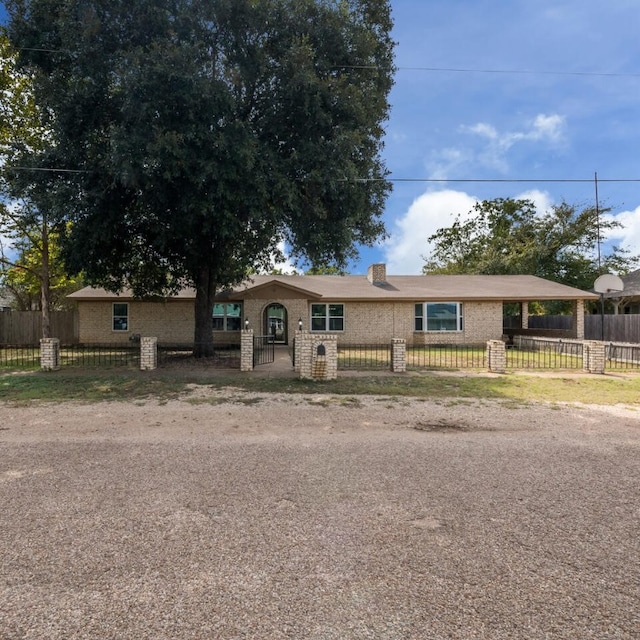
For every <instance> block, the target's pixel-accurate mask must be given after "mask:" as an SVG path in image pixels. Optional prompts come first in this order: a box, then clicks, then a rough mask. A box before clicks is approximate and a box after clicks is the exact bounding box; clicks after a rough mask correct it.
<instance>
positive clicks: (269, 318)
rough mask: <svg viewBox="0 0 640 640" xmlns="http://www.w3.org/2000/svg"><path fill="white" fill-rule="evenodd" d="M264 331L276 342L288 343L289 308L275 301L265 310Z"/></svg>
mask: <svg viewBox="0 0 640 640" xmlns="http://www.w3.org/2000/svg"><path fill="white" fill-rule="evenodd" d="M264 331H265V334H266V335H268V336H273V340H274V342H275V343H276V344H287V310H286V309H285V308H284V306H283V305H281V304H279V303H277V302H274V303H273V304H270V305H269V306H268V307H267V308H266V309H265V310H264Z"/></svg>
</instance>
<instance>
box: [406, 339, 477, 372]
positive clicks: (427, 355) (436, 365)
mask: <svg viewBox="0 0 640 640" xmlns="http://www.w3.org/2000/svg"><path fill="white" fill-rule="evenodd" d="M486 366H487V347H486V345H484V344H437V345H436V344H432V345H422V346H410V347H407V369H409V370H411V369H484V368H486Z"/></svg>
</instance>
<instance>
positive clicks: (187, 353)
mask: <svg viewBox="0 0 640 640" xmlns="http://www.w3.org/2000/svg"><path fill="white" fill-rule="evenodd" d="M194 347H195V345H194V343H189V344H159V345H158V366H159V367H160V366H194V365H195V366H204V367H213V368H216V369H239V368H240V345H239V344H238V343H235V342H224V343H223V342H214V345H213V355H212V356H211V357H208V358H195V357H194V356H193V352H194Z"/></svg>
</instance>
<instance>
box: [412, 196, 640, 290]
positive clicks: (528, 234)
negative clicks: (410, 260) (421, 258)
mask: <svg viewBox="0 0 640 640" xmlns="http://www.w3.org/2000/svg"><path fill="white" fill-rule="evenodd" d="M601 213H602V212H601ZM617 226H618V224H617V223H616V222H615V221H613V220H610V219H606V218H604V217H602V216H597V215H596V211H595V209H593V208H586V209H583V210H580V211H579V210H578V209H577V208H576V207H574V206H571V205H568V204H566V203H562V204H559V205H555V206H553V207H552V208H551V209H550V211H548V212H547V213H544V214H540V213H539V212H537V211H536V207H535V205H534V203H533V202H531V201H529V200H511V199H502V198H499V199H496V200H488V201H483V202H479V203H477V204H476V205H475V207H474V209H473V210H472V211H471V212H470V215H469V216H468V217H465V219H464V220H463V219H462V218H461V216H458V217H457V218H456V220H455V222H454V223H453V225H452V226H451V227H447V228H443V229H439V230H438V231H437V232H436V233H435V234H433V235H432V236H431V237H430V238H429V241H430V242H432V243H433V249H432V252H431V255H430V256H429V257H428V258H427V259H426V263H425V266H424V268H423V273H457V274H507V275H508V274H529V275H535V276H540V277H541V278H546V279H548V280H553V281H555V282H560V283H562V284H566V285H569V286H572V287H577V288H579V289H583V290H590V289H592V288H593V283H594V281H595V279H596V278H597V277H598V276H599V275H601V274H602V273H606V272H614V273H626V272H628V271H630V270H631V269H633V268H635V266H636V265H637V264H638V261H639V258H638V257H636V256H630V255H628V253H627V252H625V251H623V250H621V249H620V248H618V247H613V248H612V249H611V250H610V251H609V252H608V253H606V255H602V257H601V258H602V259H601V264H600V265H599V264H598V256H597V250H596V249H597V243H598V235H599V234H600V238H601V241H603V240H604V239H605V237H606V234H607V231H610V230H611V229H612V228H615V227H617Z"/></svg>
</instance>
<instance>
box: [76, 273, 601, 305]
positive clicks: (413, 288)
mask: <svg viewBox="0 0 640 640" xmlns="http://www.w3.org/2000/svg"><path fill="white" fill-rule="evenodd" d="M268 286H282V287H286V288H290V289H292V290H294V291H298V292H299V293H300V297H305V298H309V299H318V300H323V299H324V300H340V301H343V300H354V301H356V300H358V301H384V300H389V301H391V300H405V301H406V300H437V301H446V300H454V301H465V300H478V301H481V300H486V301H489V300H496V301H497V300H507V301H508V300H512V301H520V300H580V299H583V300H586V299H597V298H598V296H597V294H594V293H590V292H587V291H581V290H580V289H575V288H573V287H568V286H566V285H563V284H558V283H556V282H551V281H549V280H544V279H543V278H538V277H536V276H485V275H473V276H465V275H456V276H452V275H425V276H387V279H386V282H385V283H382V284H375V285H374V284H371V283H370V282H369V281H368V280H367V278H366V276H305V275H296V276H289V275H275V276H272V275H260V276H253V277H252V278H251V280H249V281H247V282H245V283H243V284H242V285H239V286H238V287H235V289H234V290H233V291H232V292H226V293H223V294H221V296H220V297H221V298H230V299H235V300H242V299H243V298H244V297H245V296H247V295H251V293H250V292H251V290H254V291H253V293H254V294H257V293H258V292H259V290H260V289H261V288H264V287H268ZM69 297H70V298H72V299H74V300H116V299H120V300H126V299H132V296H131V292H128V291H123V292H122V293H121V294H120V295H119V296H118V295H116V294H113V293H109V292H108V291H105V290H104V289H94V288H91V287H85V288H84V289H81V290H80V291H77V292H76V293H72V294H71V295H70V296H69ZM172 298H173V299H194V298H195V291H194V290H193V289H183V290H182V291H181V292H180V293H179V294H177V295H176V296H172Z"/></svg>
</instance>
